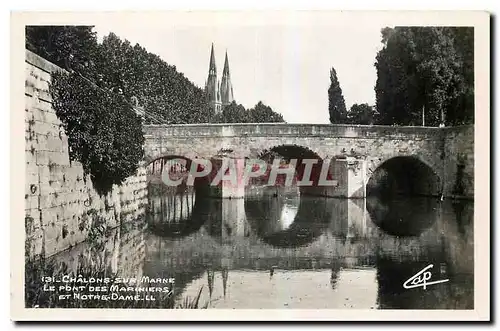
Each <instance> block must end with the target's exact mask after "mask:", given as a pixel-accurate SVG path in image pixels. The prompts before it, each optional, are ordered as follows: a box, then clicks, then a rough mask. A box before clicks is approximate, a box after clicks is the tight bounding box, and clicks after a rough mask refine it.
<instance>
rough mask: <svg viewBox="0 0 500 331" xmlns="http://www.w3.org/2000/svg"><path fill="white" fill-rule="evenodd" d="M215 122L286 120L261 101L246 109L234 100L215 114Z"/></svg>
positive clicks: (270, 121)
mask: <svg viewBox="0 0 500 331" xmlns="http://www.w3.org/2000/svg"><path fill="white" fill-rule="evenodd" d="M212 122H214V123H276V122H284V119H283V116H282V115H281V114H279V113H276V112H275V111H273V109H272V108H271V107H269V106H266V105H265V104H264V103H262V101H259V102H258V103H257V104H256V105H255V107H254V108H250V109H248V110H247V109H245V107H243V105H238V104H237V103H236V102H234V101H233V102H232V103H231V104H230V105H227V106H225V107H224V108H223V109H222V112H221V113H219V114H217V115H215V116H214V118H213V120H212Z"/></svg>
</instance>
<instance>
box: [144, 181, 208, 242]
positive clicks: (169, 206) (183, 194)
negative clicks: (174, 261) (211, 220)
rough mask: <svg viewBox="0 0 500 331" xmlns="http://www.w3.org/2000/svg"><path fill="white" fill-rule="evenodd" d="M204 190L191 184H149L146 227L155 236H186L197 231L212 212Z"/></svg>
mask: <svg viewBox="0 0 500 331" xmlns="http://www.w3.org/2000/svg"><path fill="white" fill-rule="evenodd" d="M205 193H206V192H205V190H204V189H202V187H200V185H196V182H195V186H194V188H193V187H186V186H179V187H174V188H173V189H172V188H171V187H168V186H166V185H163V184H161V183H160V184H154V183H149V184H148V203H149V208H148V213H147V220H148V227H149V229H150V230H151V231H152V232H153V233H155V234H156V235H158V236H161V237H167V238H178V237H185V236H188V235H190V234H192V233H195V232H197V231H198V230H199V229H200V228H201V226H202V225H203V224H204V223H205V221H206V219H207V215H209V214H210V213H211V209H212V206H211V205H210V200H209V199H208V200H207V199H206V198H204V197H205Z"/></svg>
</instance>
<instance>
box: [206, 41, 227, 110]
mask: <svg viewBox="0 0 500 331" xmlns="http://www.w3.org/2000/svg"><path fill="white" fill-rule="evenodd" d="M205 93H206V94H207V98H208V102H209V104H210V106H211V107H212V108H213V110H214V111H215V113H219V112H221V111H222V107H224V106H227V105H229V104H231V103H232V102H233V101H234V96H233V85H232V83H231V74H230V73H229V60H228V58H227V51H226V58H225V60H224V69H223V71H222V80H221V81H220V82H219V81H218V80H217V65H216V64H215V54H214V44H213V43H212V49H211V51H210V65H209V68H208V79H207V82H206V84H205Z"/></svg>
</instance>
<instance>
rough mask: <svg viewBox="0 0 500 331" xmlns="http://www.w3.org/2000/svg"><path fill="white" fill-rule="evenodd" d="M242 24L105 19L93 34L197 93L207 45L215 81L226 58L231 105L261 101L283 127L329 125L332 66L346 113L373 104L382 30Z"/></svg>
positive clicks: (374, 24)
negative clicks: (174, 75)
mask: <svg viewBox="0 0 500 331" xmlns="http://www.w3.org/2000/svg"><path fill="white" fill-rule="evenodd" d="M230 15H231V14H230ZM241 18H243V16H238V15H233V16H231V18H230V19H228V15H227V14H226V15H225V16H224V17H222V16H221V15H220V14H219V16H217V15H215V16H209V17H208V16H204V17H203V19H200V18H199V17H195V16H193V17H192V18H191V17H190V16H189V15H187V16H184V17H183V18H182V20H180V19H178V18H177V17H176V18H173V17H172V16H168V17H164V18H163V19H162V17H154V18H153V17H152V18H151V19H150V20H147V19H146V20H140V21H139V22H138V21H137V20H129V21H127V22H123V21H120V24H117V21H116V20H104V19H103V20H96V21H97V23H95V31H96V32H97V34H98V37H99V38H102V37H103V36H105V35H108V34H109V33H110V32H113V33H115V34H116V35H118V36H119V37H120V38H121V39H127V40H129V41H130V42H131V43H132V44H133V45H134V44H135V43H139V44H140V45H141V46H143V47H145V48H146V49H147V50H148V51H149V52H151V53H155V54H157V55H159V56H160V57H161V58H162V59H163V60H164V61H166V62H167V63H169V64H171V65H175V66H176V68H177V70H178V71H179V72H182V73H183V74H184V75H185V76H186V77H187V78H188V79H189V80H191V81H192V82H193V83H194V84H196V85H197V86H199V87H204V85H205V81H206V79H207V76H208V66H209V59H210V48H211V45H212V43H213V44H214V49H215V59H216V65H217V74H218V79H221V77H222V69H223V66H224V56H225V52H226V51H227V53H228V58H229V67H230V72H231V80H232V84H233V91H234V97H235V100H236V102H238V103H241V104H242V105H243V106H245V108H247V109H248V108H251V107H253V106H254V105H255V104H256V103H257V102H258V101H262V102H263V103H265V104H266V105H269V106H271V107H272V108H273V110H275V111H277V112H279V113H281V114H282V115H283V117H284V119H285V121H287V122H288V123H329V120H328V118H329V114H328V92H327V91H328V87H329V85H330V68H331V67H334V68H335V70H336V71H337V76H338V79H339V82H340V86H341V88H342V91H343V95H344V98H345V103H346V107H347V108H348V109H349V108H350V107H351V105H352V104H354V103H368V104H374V103H375V91H374V86H375V82H376V79H377V76H376V69H375V66H374V63H375V57H376V54H377V52H378V50H379V49H380V48H381V47H382V44H381V35H380V31H381V29H382V28H383V27H385V26H387V24H383V22H380V21H376V20H369V19H366V17H363V16H359V17H356V18H355V19H353V17H350V18H343V17H341V18H340V19H338V17H332V18H331V19H330V18H329V17H328V16H326V15H324V14H323V15H310V16H308V17H307V18H305V19H303V18H301V19H297V18H294V17H286V18H285V19H283V15H282V16H280V17H279V19H276V17H267V18H266V17H264V18H263V17H258V18H255V17H254V18H253V19H249V20H244V21H242V20H241Z"/></svg>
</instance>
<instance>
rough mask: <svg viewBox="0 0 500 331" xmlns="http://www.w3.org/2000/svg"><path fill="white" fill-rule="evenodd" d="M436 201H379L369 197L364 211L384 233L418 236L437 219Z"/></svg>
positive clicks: (403, 199)
mask: <svg viewBox="0 0 500 331" xmlns="http://www.w3.org/2000/svg"><path fill="white" fill-rule="evenodd" d="M438 208H439V204H438V202H437V201H436V199H429V198H426V197H413V198H400V199H390V200H388V199H379V198H378V197H369V198H367V200H366V209H367V211H368V213H369V214H370V218H371V220H372V222H373V223H375V224H376V225H377V226H378V227H379V228H381V229H382V230H383V231H384V232H386V233H388V234H391V235H395V236H418V235H420V234H421V233H422V232H424V231H425V230H427V229H428V228H430V227H431V226H432V225H433V224H434V223H435V222H436V220H437V218H438V217H439V214H438Z"/></svg>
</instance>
